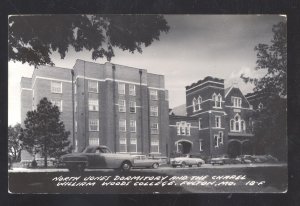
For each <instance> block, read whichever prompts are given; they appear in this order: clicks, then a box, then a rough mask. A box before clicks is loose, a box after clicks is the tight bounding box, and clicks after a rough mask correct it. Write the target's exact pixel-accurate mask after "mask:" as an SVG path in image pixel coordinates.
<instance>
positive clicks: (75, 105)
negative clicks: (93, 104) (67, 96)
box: [74, 101, 77, 112]
mask: <svg viewBox="0 0 300 206" xmlns="http://www.w3.org/2000/svg"><path fill="white" fill-rule="evenodd" d="M74 110H75V112H77V101H75V102H74Z"/></svg>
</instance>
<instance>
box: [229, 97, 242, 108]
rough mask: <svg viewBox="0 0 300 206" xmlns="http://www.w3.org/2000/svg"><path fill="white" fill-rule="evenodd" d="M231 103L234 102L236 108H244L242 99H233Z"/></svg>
mask: <svg viewBox="0 0 300 206" xmlns="http://www.w3.org/2000/svg"><path fill="white" fill-rule="evenodd" d="M231 101H232V103H233V106H234V107H238V108H241V107H242V98H240V97H231Z"/></svg>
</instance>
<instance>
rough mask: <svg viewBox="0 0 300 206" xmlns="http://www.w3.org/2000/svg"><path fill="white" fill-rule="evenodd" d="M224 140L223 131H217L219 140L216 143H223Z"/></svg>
mask: <svg viewBox="0 0 300 206" xmlns="http://www.w3.org/2000/svg"><path fill="white" fill-rule="evenodd" d="M223 142H224V140H223V132H219V141H218V143H219V144H220V145H221V144H223Z"/></svg>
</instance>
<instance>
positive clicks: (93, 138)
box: [89, 137, 100, 146]
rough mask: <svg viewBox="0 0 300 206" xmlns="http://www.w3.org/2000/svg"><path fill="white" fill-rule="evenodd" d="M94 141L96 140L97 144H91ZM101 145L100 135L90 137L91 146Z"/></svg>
mask: <svg viewBox="0 0 300 206" xmlns="http://www.w3.org/2000/svg"><path fill="white" fill-rule="evenodd" d="M92 140H94V141H92ZM92 142H96V144H91V143H92ZM99 145H100V140H99V138H98V137H89V146H99Z"/></svg>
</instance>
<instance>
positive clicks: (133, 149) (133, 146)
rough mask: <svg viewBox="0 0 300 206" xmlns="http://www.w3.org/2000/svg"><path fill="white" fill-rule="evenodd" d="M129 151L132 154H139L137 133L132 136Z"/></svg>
mask: <svg viewBox="0 0 300 206" xmlns="http://www.w3.org/2000/svg"><path fill="white" fill-rule="evenodd" d="M129 151H130V152H137V139H136V136H135V133H131V134H130V146H129Z"/></svg>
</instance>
